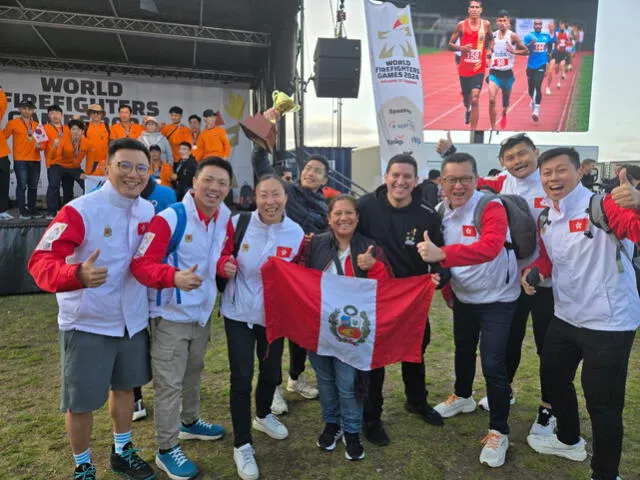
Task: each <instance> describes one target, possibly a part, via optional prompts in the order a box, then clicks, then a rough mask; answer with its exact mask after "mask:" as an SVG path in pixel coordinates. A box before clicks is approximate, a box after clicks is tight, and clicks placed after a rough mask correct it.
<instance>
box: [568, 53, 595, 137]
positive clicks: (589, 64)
mask: <svg viewBox="0 0 640 480" xmlns="http://www.w3.org/2000/svg"><path fill="white" fill-rule="evenodd" d="M576 73H577V72H576ZM592 81H593V55H585V56H584V57H582V62H581V63H580V72H579V77H578V79H577V80H576V82H577V83H576V87H575V90H574V92H573V98H572V99H571V108H570V110H569V116H568V118H567V128H566V130H567V131H570V132H587V131H589V112H590V109H591V85H592Z"/></svg>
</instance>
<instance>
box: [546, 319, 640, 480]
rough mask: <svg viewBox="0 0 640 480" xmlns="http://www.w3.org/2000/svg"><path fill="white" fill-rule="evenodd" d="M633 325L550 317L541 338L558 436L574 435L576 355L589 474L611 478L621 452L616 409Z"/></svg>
mask: <svg viewBox="0 0 640 480" xmlns="http://www.w3.org/2000/svg"><path fill="white" fill-rule="evenodd" d="M634 337H635V331H627V332H608V331H599V330H588V329H586V328H577V327H574V326H573V325H570V324H569V323H567V322H564V321H562V320H560V319H559V318H557V317H555V318H554V319H553V320H552V321H551V324H550V325H549V329H548V330H547V335H546V337H545V339H544V349H543V351H542V374H543V375H544V376H545V381H546V382H547V387H548V390H549V398H550V400H551V405H553V411H554V414H555V416H556V418H557V419H558V430H557V436H558V440H560V441H561V442H562V443H565V444H567V445H573V444H575V443H577V442H578V441H579V439H580V418H579V415H578V399H577V397H576V389H575V387H574V384H573V380H574V378H575V375H576V370H577V369H578V364H579V363H580V361H581V360H582V362H583V363H582V379H581V380H582V389H583V390H584V397H585V400H586V404H587V411H588V412H589V417H590V418H591V430H592V433H593V457H592V459H591V469H592V470H593V475H591V476H592V477H593V479H594V480H614V479H615V478H616V476H617V475H618V466H619V465H620V454H621V452H622V438H623V426H622V410H623V409H624V396H625V384H626V381H627V368H628V366H629V355H630V354H631V347H632V346H633V339H634Z"/></svg>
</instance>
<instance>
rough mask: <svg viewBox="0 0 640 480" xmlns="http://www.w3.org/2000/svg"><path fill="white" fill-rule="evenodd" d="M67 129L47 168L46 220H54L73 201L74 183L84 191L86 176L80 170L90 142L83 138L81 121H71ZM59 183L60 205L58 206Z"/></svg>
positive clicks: (83, 127)
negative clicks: (59, 211) (64, 206)
mask: <svg viewBox="0 0 640 480" xmlns="http://www.w3.org/2000/svg"><path fill="white" fill-rule="evenodd" d="M68 128H69V133H68V134H67V135H66V136H64V137H62V139H61V140H60V142H59V146H58V147H57V148H56V150H57V154H56V155H55V156H53V157H52V162H53V163H52V164H51V165H49V167H48V175H49V186H48V188H47V218H54V217H55V216H56V214H57V213H58V210H60V208H62V206H63V205H66V204H67V203H69V202H70V201H71V200H73V182H74V181H75V182H77V183H78V185H80V187H81V188H82V189H83V190H84V179H85V177H86V175H85V173H84V171H83V170H82V161H83V160H84V159H85V158H86V157H87V153H88V152H89V150H90V149H91V142H90V141H89V139H88V138H86V137H85V136H84V129H85V125H84V123H83V122H82V121H80V120H76V119H74V120H71V121H70V122H69V126H68ZM47 134H48V132H47ZM49 139H51V137H49ZM61 183H62V205H60V184H61Z"/></svg>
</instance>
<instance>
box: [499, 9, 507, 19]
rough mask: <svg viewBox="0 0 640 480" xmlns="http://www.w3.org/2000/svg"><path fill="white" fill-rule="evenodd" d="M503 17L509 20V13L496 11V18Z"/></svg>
mask: <svg viewBox="0 0 640 480" xmlns="http://www.w3.org/2000/svg"><path fill="white" fill-rule="evenodd" d="M504 17H507V18H509V12H507V11H506V10H498V14H497V15H496V18H504Z"/></svg>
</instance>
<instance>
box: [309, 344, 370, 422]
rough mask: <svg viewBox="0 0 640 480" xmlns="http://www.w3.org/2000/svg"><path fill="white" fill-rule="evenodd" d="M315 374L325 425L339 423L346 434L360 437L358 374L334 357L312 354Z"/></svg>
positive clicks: (360, 408) (360, 402)
mask: <svg viewBox="0 0 640 480" xmlns="http://www.w3.org/2000/svg"><path fill="white" fill-rule="evenodd" d="M309 360H310V361H311V365H312V366H313V369H314V370H315V371H316V377H317V380H318V391H319V392H320V406H321V407H322V417H323V418H324V421H325V423H336V424H338V425H340V426H341V427H342V430H343V431H344V432H346V433H359V432H360V425H361V423H362V401H359V400H358V399H357V398H356V388H355V386H356V374H357V370H356V369H355V368H353V367H352V366H351V365H347V364H346V363H344V362H343V361H341V360H338V359H337V358H335V357H325V356H323V355H318V354H317V353H314V352H309Z"/></svg>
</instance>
